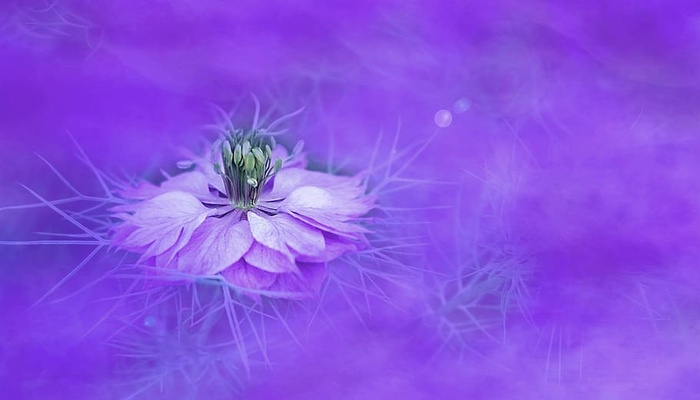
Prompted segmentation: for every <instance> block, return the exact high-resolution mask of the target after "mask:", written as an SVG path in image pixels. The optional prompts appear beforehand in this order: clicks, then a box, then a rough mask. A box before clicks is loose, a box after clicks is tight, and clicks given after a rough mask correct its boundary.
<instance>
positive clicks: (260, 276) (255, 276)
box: [221, 260, 279, 290]
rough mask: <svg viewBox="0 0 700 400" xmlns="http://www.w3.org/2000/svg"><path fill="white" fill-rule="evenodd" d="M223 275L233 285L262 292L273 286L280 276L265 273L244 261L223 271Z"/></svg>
mask: <svg viewBox="0 0 700 400" xmlns="http://www.w3.org/2000/svg"><path fill="white" fill-rule="evenodd" d="M221 275H222V276H223V277H224V278H225V279H226V280H227V281H228V282H229V283H231V284H232V285H234V286H239V287H243V288H248V289H256V290H262V289H267V288H269V287H270V285H272V284H273V283H274V282H275V280H277V277H278V276H279V274H275V273H271V272H267V271H263V270H261V269H260V268H256V267H254V266H252V265H250V264H248V263H246V262H245V261H244V260H239V261H238V262H236V263H235V264H233V265H231V266H230V267H228V268H226V269H224V270H223V271H221Z"/></svg>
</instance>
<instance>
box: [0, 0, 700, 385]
mask: <svg viewBox="0 0 700 400" xmlns="http://www.w3.org/2000/svg"><path fill="white" fill-rule="evenodd" d="M698 71H700V4H698V3H697V2H694V1H675V0H672V1H645V2H637V1H610V2H604V1H598V2H573V1H568V2H546V1H534V0H528V1H495V2H475V1H474V2H473V1H438V2H429V1H395V2H391V1H386V2H381V1H364V2H362V1H352V2H350V1H347V2H322V1H317V2H310V1H307V2H303V1H302V2H283V1H272V2H254V1H242V2H220V1H192V0H189V1H188V0H176V1H169V2H164V1H157V2H138V1H100V2H96V1H87V0H83V1H78V0H76V1H71V0H56V1H49V0H46V1H17V2H13V1H5V2H3V3H2V5H1V6H0V160H2V161H3V163H2V170H1V171H2V172H1V173H0V193H2V197H1V198H0V207H4V206H11V205H18V204H28V203H32V202H35V201H36V199H35V198H34V197H32V196H31V194H29V192H27V191H26V190H24V189H23V188H22V187H21V186H19V185H18V184H17V183H22V184H25V185H27V186H29V187H30V188H32V190H35V191H36V192H37V193H39V194H40V195H41V196H44V197H46V198H48V199H55V198H61V197H65V196H68V195H70V191H69V190H68V189H67V188H66V187H65V185H64V184H63V183H62V182H61V181H60V179H58V178H57V177H56V176H55V175H54V174H53V173H52V172H51V170H50V168H48V167H47V166H46V164H44V163H43V161H42V160H41V159H40V158H38V157H36V156H35V153H38V154H40V155H41V156H42V157H44V158H45V159H47V160H48V161H49V162H50V163H51V164H52V165H53V166H55V167H56V168H57V169H58V170H60V171H61V172H62V173H63V174H64V175H65V177H66V179H67V180H69V181H70V182H72V183H73V184H74V185H75V186H76V187H78V188H79V189H80V190H81V191H84V193H87V194H96V193H99V190H100V187H99V185H98V184H97V182H96V181H95V179H94V177H93V175H92V174H91V172H90V171H89V169H87V168H86V167H85V166H84V165H83V164H82V163H81V162H80V160H79V158H78V157H77V156H76V147H75V146H74V144H73V142H72V141H71V136H70V135H72V136H73V137H74V138H75V140H76V141H77V142H78V143H79V144H80V145H81V146H82V148H83V149H84V150H85V152H86V153H87V154H88V155H89V156H90V157H91V158H92V160H93V161H94V162H95V164H96V165H97V167H98V168H100V169H101V170H104V171H108V172H110V173H114V174H125V175H129V176H140V177H146V178H147V177H154V176H156V174H157V172H158V171H159V170H160V169H161V168H162V169H167V170H169V171H172V170H173V168H172V165H173V163H174V162H175V161H177V160H178V159H179V155H178V154H177V153H176V151H175V149H176V148H177V147H190V148H196V146H198V144H199V143H200V142H199V140H200V138H201V137H202V131H201V126H202V125H205V124H209V123H212V122H213V116H214V114H212V111H211V107H210V104H212V103H213V104H216V105H218V106H221V107H222V108H224V109H227V110H228V109H232V108H233V107H236V106H238V107H239V109H238V112H237V113H236V114H235V118H238V119H239V120H240V121H243V122H244V123H245V122H247V121H249V120H250V119H252V101H251V96H250V95H251V93H255V94H256V95H257V96H258V97H259V98H260V99H261V102H262V103H263V107H268V108H272V109H273V110H275V112H276V113H278V114H281V113H284V112H291V111H294V110H296V109H298V108H300V107H302V106H303V107H305V111H304V113H303V114H302V115H301V116H300V117H299V118H297V119H295V120H293V121H292V122H290V127H291V128H292V129H291V130H290V132H289V133H287V139H286V140H288V142H289V143H292V142H294V141H296V140H302V139H303V140H305V141H306V149H307V150H308V151H309V155H310V157H311V159H312V161H313V163H314V165H319V166H324V165H327V164H328V163H329V162H331V163H333V164H334V165H339V164H340V163H344V164H342V165H343V166H344V167H343V170H344V171H349V172H352V171H357V170H359V169H360V168H362V167H363V166H366V164H367V162H368V160H369V158H370V156H371V154H372V151H373V149H374V147H375V143H377V141H378V140H380V141H379V143H380V146H379V147H380V151H379V154H380V157H384V158H385V159H386V158H387V157H390V154H391V145H392V141H393V140H394V137H395V135H396V132H397V131H399V132H400V135H399V136H398V141H397V148H398V149H399V150H401V149H405V148H410V146H411V145H413V144H415V143H424V142H426V141H428V140H430V138H431V137H432V135H433V134H436V136H435V137H434V138H433V139H432V140H431V141H430V142H429V145H428V147H427V148H426V149H425V151H424V152H423V153H422V154H421V155H420V156H419V157H418V158H417V159H416V160H414V162H412V163H411V164H410V165H407V166H406V170H405V171H406V173H405V176H406V177H407V178H411V179H420V180H425V181H426V182H425V183H423V184H421V185H418V186H416V187H412V188H410V189H407V190H403V191H396V192H387V193H386V195H385V196H384V197H383V198H382V201H383V204H385V205H386V206H387V207H399V206H401V207H411V208H412V211H409V212H407V211H398V213H400V214H401V215H400V218H401V220H402V221H410V225H407V226H410V228H406V231H410V232H411V233H415V234H419V235H421V236H422V240H421V242H423V243H425V244H424V245H421V246H418V245H416V247H415V248H414V249H412V250H413V251H415V252H416V253H417V254H419V256H417V257H412V258H411V264H412V265H411V267H415V268H418V269H422V270H425V271H426V273H424V274H423V275H422V276H415V275H412V274H408V275H407V277H406V279H405V281H404V282H403V283H402V284H401V285H390V284H387V285H386V287H385V288H386V290H387V292H388V293H389V297H390V298H391V299H392V302H393V303H395V305H396V307H394V306H386V305H381V304H378V305H374V306H373V311H372V312H371V313H370V312H366V313H364V315H363V316H362V318H357V317H356V316H355V315H354V314H353V313H352V312H351V308H350V307H348V306H347V303H345V302H344V301H345V300H343V299H340V298H338V299H335V300H333V299H331V300H329V302H328V304H327V305H326V307H325V309H326V310H327V311H328V312H329V316H328V319H329V320H330V321H332V322H333V323H332V324H318V325H314V328H313V329H308V330H307V331H306V332H305V333H304V335H302V336H303V338H304V340H303V342H304V343H302V346H299V345H297V344H295V343H294V342H293V341H290V340H289V335H287V334H286V332H285V331H286V329H285V328H284V327H283V326H281V325H278V326H274V325H273V326H272V327H271V328H270V333H269V340H270V346H271V348H274V349H275V350H274V351H271V357H272V356H274V357H273V359H271V360H270V365H267V366H264V365H263V366H259V367H255V368H252V370H251V372H250V376H249V377H246V376H245V375H246V374H245V372H244V371H241V372H240V376H239V378H240V379H241V380H242V381H243V383H242V384H240V385H234V386H236V388H235V390H234V388H231V387H229V386H227V385H226V384H227V383H230V382H223V381H222V380H226V379H231V376H230V375H227V374H222V375H221V377H220V378H219V377H218V375H216V371H215V370H216V368H217V367H210V366H209V367H207V368H204V367H202V366H201V365H200V364H206V363H207V362H208V361H207V360H209V361H210V360H212V359H214V358H216V357H219V356H220V355H221V354H230V353H235V348H233V347H230V348H224V349H218V350H216V351H215V352H212V351H209V352H206V351H204V352H203V353H204V355H202V354H200V353H202V352H201V351H199V350H197V349H195V350H192V353H189V350H187V349H186V348H185V347H183V346H184V345H179V343H182V342H179V341H177V340H175V341H174V342H173V343H174V344H163V343H164V342H157V343H156V344H153V345H151V344H149V343H151V342H149V340H150V341H152V338H148V337H146V338H143V337H141V338H140V337H138V336H137V337H135V338H132V339H131V340H133V341H134V343H137V344H143V345H144V348H145V349H152V350H153V358H154V359H155V360H157V361H149V362H146V363H145V364H144V365H145V367H143V368H141V367H139V368H136V367H135V364H134V363H133V361H131V362H126V363H125V362H123V361H121V359H120V357H119V353H120V351H117V350H114V348H113V347H110V346H108V345H107V344H106V341H107V338H108V337H111V333H113V331H114V329H116V328H115V327H117V326H119V324H120V319H119V318H118V317H117V316H115V315H113V314H110V313H109V311H110V309H111V307H112V304H113V302H110V300H109V298H110V296H118V295H119V294H120V293H123V289H124V288H123V287H122V286H121V284H117V283H115V282H113V281H107V282H100V283H99V284H97V285H95V286H88V285H89V284H91V283H93V282H95V281H96V280H97V279H98V278H99V277H100V276H101V275H102V273H103V272H104V270H105V269H108V268H110V266H112V265H115V263H116V262H117V261H116V260H118V255H105V256H100V257H97V258H95V259H93V260H91V262H90V264H89V267H86V268H84V269H83V270H81V271H80V273H78V274H76V276H75V277H73V278H72V279H71V280H69V281H68V282H67V283H66V284H65V285H64V286H62V287H61V288H60V289H59V290H57V293H55V295H54V296H53V297H51V298H49V299H48V300H46V301H45V302H42V303H41V304H39V305H38V306H36V307H33V308H31V309H29V308H30V306H31V305H32V304H33V303H34V302H35V301H37V300H38V299H39V298H41V297H42V295H43V294H44V293H46V292H47V291H48V290H49V289H50V288H51V287H52V286H54V285H55V284H56V283H57V282H58V281H60V280H61V279H62V278H63V277H64V276H65V275H66V274H67V273H69V272H70V271H71V270H72V268H73V267H74V266H75V265H76V264H77V263H79V262H80V260H82V259H83V258H84V257H85V256H86V255H88V254H89V253H90V251H91V249H90V248H85V247H79V246H31V247H27V246H4V245H3V246H0V277H1V280H0V315H1V317H0V389H1V391H0V393H2V394H0V397H2V398H7V399H35V398H42V399H127V398H135V399H160V398H162V399H189V398H192V399H198V398H209V399H230V398H242V399H273V398H275V399H280V398H282V399H393V398H402V399H433V398H445V399H450V398H478V399H481V398H483V399H696V398H699V396H700V394H698V393H700V363H699V362H698V360H699V359H700V346H699V345H698V341H697V336H698V334H700V322H699V321H700V298H699V296H698V287H699V285H700V272H698V268H697V259H698V256H699V255H700V251H699V250H698V249H699V246H698V243H699V239H700V221H699V220H698V207H699V206H700V179H698V177H697V173H696V171H699V170H700V158H699V157H698V154H700V136H699V135H698V128H700V122H699V121H698V118H697V116H698V115H700V73H698ZM440 110H443V112H441V113H438V112H439V111H440ZM448 113H449V114H448ZM69 132H70V135H69ZM380 132H383V134H382V136H381V138H380ZM436 132H437V133H436ZM435 206H438V207H435ZM407 223H409V222H407ZM40 231H54V232H55V231H59V232H74V229H73V227H71V226H70V224H67V223H66V222H65V221H63V220H62V219H61V217H60V216H59V215H57V214H56V213H54V212H53V211H51V210H48V209H36V208H33V209H2V210H0V240H2V241H12V240H29V239H31V238H36V236H35V234H34V232H40ZM484 266H485V267H484ZM477 267H478V268H486V269H485V270H488V271H491V272H493V271H497V273H495V272H494V274H496V275H498V277H497V278H494V279H496V280H492V281H489V282H492V283H493V282H495V283H493V284H492V285H491V284H488V285H486V286H488V288H489V290H488V291H486V292H480V293H481V294H474V296H473V297H470V295H468V294H467V295H464V296H461V297H460V293H466V292H460V290H464V289H463V288H461V286H460V285H467V287H485V286H478V285H479V281H478V279H477V278H474V276H473V275H472V274H470V271H472V269H474V268H477ZM489 268H492V269H489ZM487 275H488V274H487ZM491 278H493V276H491V275H489V279H491ZM479 279H480V278H479ZM469 285H472V286H469ZM85 287H87V289H86V290H83V291H80V292H78V293H77V294H75V295H74V296H71V297H68V298H66V299H64V300H61V298H62V297H66V296H68V295H69V294H71V293H73V292H75V291H76V290H78V289H80V288H85ZM483 293H487V294H486V295H483ZM105 297H106V298H107V300H105ZM57 300H61V301H57ZM351 300H352V301H364V299H362V298H361V296H360V297H358V298H351ZM460 302H464V303H463V304H462V303H460ZM380 303H381V302H380ZM445 304H448V305H450V306H449V307H448V306H446V305H445ZM457 306H459V307H464V308H463V309H462V310H468V311H461V312H459V310H458V308H459V307H457ZM455 307H457V308H455ZM363 309H364V308H363ZM445 310H447V311H445ZM132 311H133V310H132ZM365 311H367V310H365ZM125 312H127V314H128V310H127V311H125ZM104 315H107V316H108V317H106V318H107V319H106V320H105V321H102V322H103V323H101V324H99V325H98V326H97V328H95V329H93V327H94V326H96V325H95V324H96V323H97V322H98V321H100V320H101V319H102V318H103V316H104ZM110 315H111V316H110ZM290 319H291V320H293V317H290ZM290 324H292V325H293V321H292V322H290ZM145 325H149V326H150V325H152V324H150V323H148V324H145ZM155 328H157V329H161V328H160V327H158V326H156V327H155ZM162 329H165V330H164V331H163V332H166V333H167V332H168V330H167V329H168V327H167V326H164V327H162ZM193 335H194V336H196V333H194V334H193ZM164 337H166V342H167V337H169V336H168V334H165V335H164ZM167 343H170V342H167ZM183 349H184V350H183ZM144 351H146V352H147V351H150V350H144ZM181 353H182V354H185V356H183V357H184V358H183V357H180V355H181ZM194 353H196V354H197V356H196V357H195V356H192V354H194ZM231 357H232V358H235V355H232V356H231ZM182 359H186V360H188V362H189V364H186V367H183V369H187V368H190V369H191V370H195V371H197V372H200V373H201V374H203V375H205V376H207V377H209V378H210V379H206V378H202V379H194V380H193V381H192V382H188V381H187V380H186V379H185V378H183V377H182V376H184V375H182V376H180V375H177V374H178V373H180V372H179V366H178V365H179V364H177V362H182V361H181V360H182ZM193 359H196V362H195V361H192V360H193ZM201 359H204V360H205V361H201ZM173 360H179V361H173ZM161 364H162V365H175V364H177V365H176V366H175V367H173V368H172V369H173V371H175V372H172V374H171V375H172V376H170V375H168V376H167V377H164V378H163V377H160V376H159V374H162V373H163V371H164V370H168V368H169V367H168V368H165V369H163V367H162V366H161ZM206 365H209V364H206ZM190 372H192V371H190ZM178 376H179V377H178ZM161 378H162V379H161ZM154 379H155V380H154ZM152 382H158V383H157V384H152Z"/></svg>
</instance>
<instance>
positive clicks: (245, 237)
mask: <svg viewBox="0 0 700 400" xmlns="http://www.w3.org/2000/svg"><path fill="white" fill-rule="evenodd" d="M237 216H240V214H238V215H235V214H234V215H227V216H225V217H221V218H214V217H211V218H207V219H206V220H205V221H204V223H202V225H200V226H199V227H198V228H197V230H196V231H195V232H194V234H193V235H192V238H191V239H190V241H189V242H188V243H187V246H185V247H183V249H182V250H181V251H180V254H179V259H178V269H179V270H180V271H183V272H188V273H193V274H197V275H214V274H217V273H219V272H221V271H223V270H224V269H226V268H228V267H229V266H231V265H232V264H234V263H236V262H238V261H239V260H240V259H241V257H243V255H244V254H245V253H247V252H248V250H249V249H250V246H251V245H252V244H253V236H252V235H251V234H250V227H249V225H248V221H245V220H244V221H238V220H237V218H236V217H237Z"/></svg>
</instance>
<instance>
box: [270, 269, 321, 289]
mask: <svg viewBox="0 0 700 400" xmlns="http://www.w3.org/2000/svg"><path fill="white" fill-rule="evenodd" d="M299 270H300V271H301V274H280V275H279V276H278V277H277V280H276V281H275V283H273V284H272V285H271V286H270V287H269V289H268V290H270V291H271V292H279V293H284V294H286V295H287V296H292V297H293V296H300V297H309V296H318V294H319V293H320V291H321V288H322V287H323V283H324V282H325V280H326V277H327V276H328V271H327V268H326V265H325V263H300V264H299Z"/></svg>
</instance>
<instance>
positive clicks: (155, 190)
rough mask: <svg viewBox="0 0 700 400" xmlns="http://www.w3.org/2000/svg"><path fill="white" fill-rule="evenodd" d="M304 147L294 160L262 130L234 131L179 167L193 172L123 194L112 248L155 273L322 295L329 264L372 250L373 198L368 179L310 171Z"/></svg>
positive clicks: (268, 291)
mask: <svg viewBox="0 0 700 400" xmlns="http://www.w3.org/2000/svg"><path fill="white" fill-rule="evenodd" d="M301 148H302V146H301V143H300V144H299V145H297V147H296V148H295V149H294V151H293V152H292V153H291V154H289V153H288V152H287V150H286V149H285V148H284V147H283V146H281V145H277V144H276V143H275V140H274V137H273V136H267V135H264V131H260V130H257V129H253V130H250V131H243V130H233V129H230V130H228V132H227V134H226V135H225V137H223V138H222V139H220V140H217V141H216V142H215V143H214V144H213V147H212V152H211V155H210V156H208V157H196V156H193V157H191V160H190V161H187V162H184V163H181V164H179V165H180V166H182V167H185V168H187V169H188V170H189V171H187V172H184V173H181V174H179V175H175V176H172V177H168V178H167V179H166V180H165V181H164V182H162V183H161V184H160V185H159V186H156V185H153V184H151V183H149V182H145V181H144V182H140V183H139V185H138V186H135V187H133V186H129V187H124V188H123V189H122V190H121V191H120V192H119V195H120V196H121V197H122V198H124V199H126V200H129V202H128V203H127V204H125V205H120V206H118V207H115V208H114V209H113V210H114V211H115V212H117V214H116V216H117V217H118V218H119V219H121V220H122V221H123V222H122V223H121V224H119V225H117V226H116V227H115V228H114V229H113V235H112V238H111V240H112V244H113V245H114V246H116V247H119V248H122V249H125V250H129V251H133V252H136V253H139V254H141V260H142V261H143V262H146V263H149V265H152V266H155V267H156V268H157V269H162V270H172V271H177V272H179V273H182V274H187V275H191V276H195V277H204V276H215V275H220V276H222V277H223V278H224V279H225V280H226V281H228V283H230V284H231V285H233V286H236V287H239V288H244V289H249V290H251V291H252V292H257V293H265V294H267V295H270V296H278V297H299V296H308V295H312V294H314V293H317V292H318V290H319V289H320V286H321V285H322V283H323V282H324V280H325V278H326V264H327V263H328V262H329V261H332V260H334V259H336V258H338V257H340V256H342V255H343V254H345V253H348V252H355V251H358V250H359V249H360V248H361V247H362V246H364V245H365V243H366V239H365V233H367V231H366V229H365V228H363V227H362V226H360V225H359V224H358V221H359V218H360V217H362V216H363V215H365V214H367V213H368V212H369V211H370V210H371V209H372V208H373V207H374V205H375V199H374V197H372V196H369V195H367V194H366V186H365V180H364V178H363V177H362V176H360V175H358V176H354V177H345V176H335V175H331V174H328V173H323V172H317V171H310V170H307V169H305V167H306V159H305V156H304V155H303V153H302V152H301Z"/></svg>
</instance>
